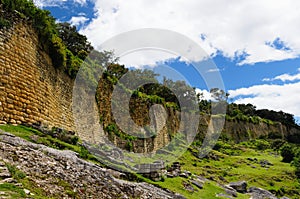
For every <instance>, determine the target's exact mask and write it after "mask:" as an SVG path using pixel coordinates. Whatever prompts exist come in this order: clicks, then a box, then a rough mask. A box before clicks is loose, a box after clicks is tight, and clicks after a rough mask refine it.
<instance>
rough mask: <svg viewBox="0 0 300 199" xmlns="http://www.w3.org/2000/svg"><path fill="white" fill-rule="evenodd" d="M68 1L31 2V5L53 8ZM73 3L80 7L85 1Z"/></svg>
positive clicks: (41, 0) (40, 0)
mask: <svg viewBox="0 0 300 199" xmlns="http://www.w3.org/2000/svg"><path fill="white" fill-rule="evenodd" d="M67 1H70V0H33V3H34V4H35V5H36V6H38V7H40V8H44V7H55V6H60V5H63V4H64V3H65V2H67ZM72 2H73V3H76V4H80V5H81V6H83V5H85V4H86V0H72Z"/></svg>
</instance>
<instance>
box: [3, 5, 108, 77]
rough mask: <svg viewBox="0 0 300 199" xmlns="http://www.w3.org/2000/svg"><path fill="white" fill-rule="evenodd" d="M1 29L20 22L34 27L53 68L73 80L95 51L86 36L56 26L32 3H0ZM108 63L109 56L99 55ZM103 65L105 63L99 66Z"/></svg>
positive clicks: (72, 28) (51, 18)
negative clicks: (27, 22)
mask: <svg viewBox="0 0 300 199" xmlns="http://www.w3.org/2000/svg"><path fill="white" fill-rule="evenodd" d="M0 2H1V5H0V10H3V11H4V12H1V15H0V29H3V28H4V27H11V26H13V24H14V23H15V21H18V20H26V21H29V22H31V23H32V27H33V28H34V29H35V30H36V32H37V34H38V36H39V43H40V45H41V46H42V47H43V49H44V50H45V51H46V52H47V53H48V54H49V56H50V57H51V59H52V62H53V65H54V66H55V67H57V68H62V69H63V70H64V71H65V72H66V73H67V74H68V75H69V76H70V77H72V78H75V76H76V74H77V72H78V70H79V68H80V66H81V64H82V62H83V60H84V59H85V58H86V57H87V56H88V55H89V53H90V52H91V51H92V50H93V47H92V45H91V43H90V42H89V41H88V40H87V38H86V36H84V35H81V34H79V33H78V32H77V30H76V27H75V26H72V25H70V24H69V23H66V22H65V23H58V24H57V23H56V22H55V18H53V17H52V16H51V13H50V12H49V11H48V10H42V9H39V8H38V7H36V6H35V5H34V3H33V1H32V0H0ZM99 55H101V56H103V57H104V58H101V59H100V60H103V59H105V57H107V55H112V54H110V53H107V52H103V53H100V52H99V53H98V58H99ZM98 64H100V65H102V64H103V63H100V62H98Z"/></svg>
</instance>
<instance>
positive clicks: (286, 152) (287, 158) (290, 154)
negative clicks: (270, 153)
mask: <svg viewBox="0 0 300 199" xmlns="http://www.w3.org/2000/svg"><path fill="white" fill-rule="evenodd" d="M280 154H281V156H282V158H283V159H282V161H283V162H287V163H289V162H291V161H292V160H293V159H294V157H295V151H294V147H293V146H292V145H291V144H288V143H286V144H284V145H283V146H282V147H281V153H280Z"/></svg>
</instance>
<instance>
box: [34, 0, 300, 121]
mask: <svg viewBox="0 0 300 199" xmlns="http://www.w3.org/2000/svg"><path fill="white" fill-rule="evenodd" d="M34 2H35V3H36V5H38V6H39V7H42V8H44V9H48V10H50V11H51V12H52V15H53V16H54V17H55V18H57V20H58V21H68V22H70V23H72V24H73V25H76V26H77V28H78V30H79V31H80V32H81V33H82V34H85V35H86V36H87V37H88V39H89V40H90V41H91V42H92V44H93V45H94V46H95V47H96V48H97V47H98V46H100V44H101V43H103V42H104V41H106V40H108V39H110V38H112V37H114V36H116V35H118V34H120V33H123V32H126V31H131V30H135V29H140V28H160V29H167V30H172V31H175V32H178V33H180V34H182V35H185V36H186V37H188V38H190V39H192V40H193V41H195V42H196V43H197V44H198V45H199V46H201V47H202V48H203V49H204V50H205V52H206V53H207V54H208V55H209V56H210V57H211V59H212V60H213V61H214V62H215V64H216V66H217V68H218V70H217V71H216V70H214V71H207V72H208V73H210V72H218V73H220V74H221V76H222V79H223V82H224V85H225V89H226V91H227V92H229V94H230V96H229V97H230V98H232V99H231V101H235V102H237V103H252V104H254V105H255V106H257V108H268V109H273V110H277V111H279V110H283V111H285V112H289V113H292V114H294V115H295V116H297V118H298V117H300V101H299V100H298V99H299V98H300V70H299V68H300V57H299V55H300V38H299V30H300V29H299V27H300V20H299V19H300V12H299V10H300V3H299V1H293V0H285V1H272V0H265V1H260V0H245V1H227V0H187V1H180V0H159V1H158V0H153V1H149V0H128V1H122V0H63V1H61V0H51V1H50V0H35V1H34ZM121 62H122V63H124V64H126V65H127V66H134V67H137V68H140V67H143V66H145V65H148V66H150V67H152V68H155V67H156V65H157V63H164V64H167V65H169V66H172V67H174V68H185V62H181V61H180V59H178V57H174V55H170V54H164V53H156V54H155V53H154V54H149V53H144V54H143V53H136V54H134V53H133V54H132V55H130V56H127V57H123V58H122V57H121ZM181 73H184V74H185V75H186V76H187V78H188V79H189V80H190V82H191V84H192V86H195V87H197V88H198V89H199V91H202V92H204V93H206V92H207V91H206V90H208V89H209V88H206V87H205V85H204V84H203V81H202V80H200V78H199V77H198V76H196V75H195V73H194V72H192V71H189V70H188V69H186V70H182V71H181Z"/></svg>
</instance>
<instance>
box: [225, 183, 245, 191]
mask: <svg viewBox="0 0 300 199" xmlns="http://www.w3.org/2000/svg"><path fill="white" fill-rule="evenodd" d="M228 186H229V187H231V188H233V189H235V190H236V191H237V192H239V193H246V192H247V182H246V181H239V182H231V183H229V185H228Z"/></svg>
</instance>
